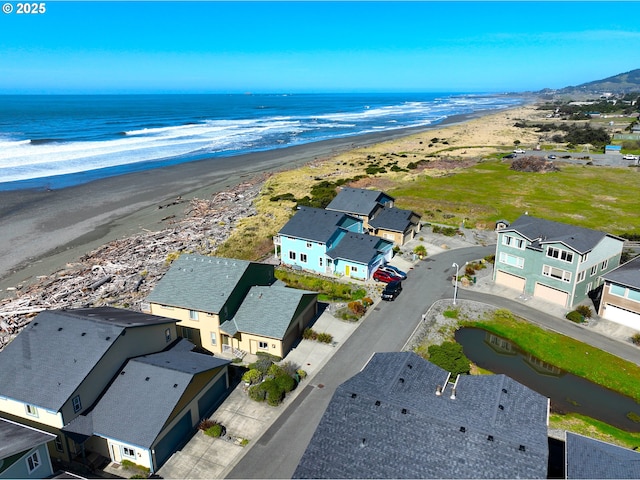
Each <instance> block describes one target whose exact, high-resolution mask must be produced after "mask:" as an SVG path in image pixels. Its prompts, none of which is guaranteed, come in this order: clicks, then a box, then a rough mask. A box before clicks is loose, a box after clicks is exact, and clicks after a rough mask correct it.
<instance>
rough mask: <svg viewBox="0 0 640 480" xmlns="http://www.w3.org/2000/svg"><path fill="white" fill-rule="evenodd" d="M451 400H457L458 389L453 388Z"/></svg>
mask: <svg viewBox="0 0 640 480" xmlns="http://www.w3.org/2000/svg"><path fill="white" fill-rule="evenodd" d="M449 398H450V399H451V400H455V399H456V387H452V388H451V396H450V397H449Z"/></svg>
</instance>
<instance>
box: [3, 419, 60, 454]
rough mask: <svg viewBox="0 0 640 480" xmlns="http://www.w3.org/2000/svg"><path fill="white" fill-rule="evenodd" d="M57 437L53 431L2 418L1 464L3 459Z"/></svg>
mask: <svg viewBox="0 0 640 480" xmlns="http://www.w3.org/2000/svg"><path fill="white" fill-rule="evenodd" d="M55 438H56V436H55V435H53V434H52V433H47V432H43V431H42V430H37V429H35V428H32V427H26V426H24V425H20V424H19V423H15V422H12V421H10V420H5V419H4V418H0V466H1V463H2V462H1V461H2V460H3V459H5V458H9V457H11V456H13V455H16V454H18V453H22V452H26V451H28V450H31V449H32V448H35V447H38V446H40V445H42V444H44V443H47V442H50V441H52V440H54V439H55Z"/></svg>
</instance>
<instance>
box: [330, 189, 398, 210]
mask: <svg viewBox="0 0 640 480" xmlns="http://www.w3.org/2000/svg"><path fill="white" fill-rule="evenodd" d="M389 201H393V197H391V196H389V195H387V194H386V193H384V192H381V191H379V190H365V189H363V188H349V187H345V188H343V189H342V190H340V191H339V192H338V195H336V197H335V198H334V199H333V200H332V201H331V203H329V205H327V210H335V211H337V212H345V213H353V214H356V215H365V216H367V217H368V216H369V215H370V214H371V212H373V210H375V209H376V208H377V207H378V205H384V204H386V203H387V202H389Z"/></svg>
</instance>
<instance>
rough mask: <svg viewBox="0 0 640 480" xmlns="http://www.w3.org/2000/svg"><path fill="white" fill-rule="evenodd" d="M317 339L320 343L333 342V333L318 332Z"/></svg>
mask: <svg viewBox="0 0 640 480" xmlns="http://www.w3.org/2000/svg"><path fill="white" fill-rule="evenodd" d="M317 340H318V341H319V342H321V343H331V342H333V335H331V334H330V333H319V334H318V338H317Z"/></svg>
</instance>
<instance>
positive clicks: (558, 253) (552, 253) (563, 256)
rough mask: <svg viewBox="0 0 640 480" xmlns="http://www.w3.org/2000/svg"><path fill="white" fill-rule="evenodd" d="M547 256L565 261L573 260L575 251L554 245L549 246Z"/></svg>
mask: <svg viewBox="0 0 640 480" xmlns="http://www.w3.org/2000/svg"><path fill="white" fill-rule="evenodd" d="M547 257H551V258H557V259H559V260H562V261H563V262H569V263H571V262H573V253H571V252H567V251H566V250H560V249H559V248H554V247H549V248H547Z"/></svg>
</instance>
